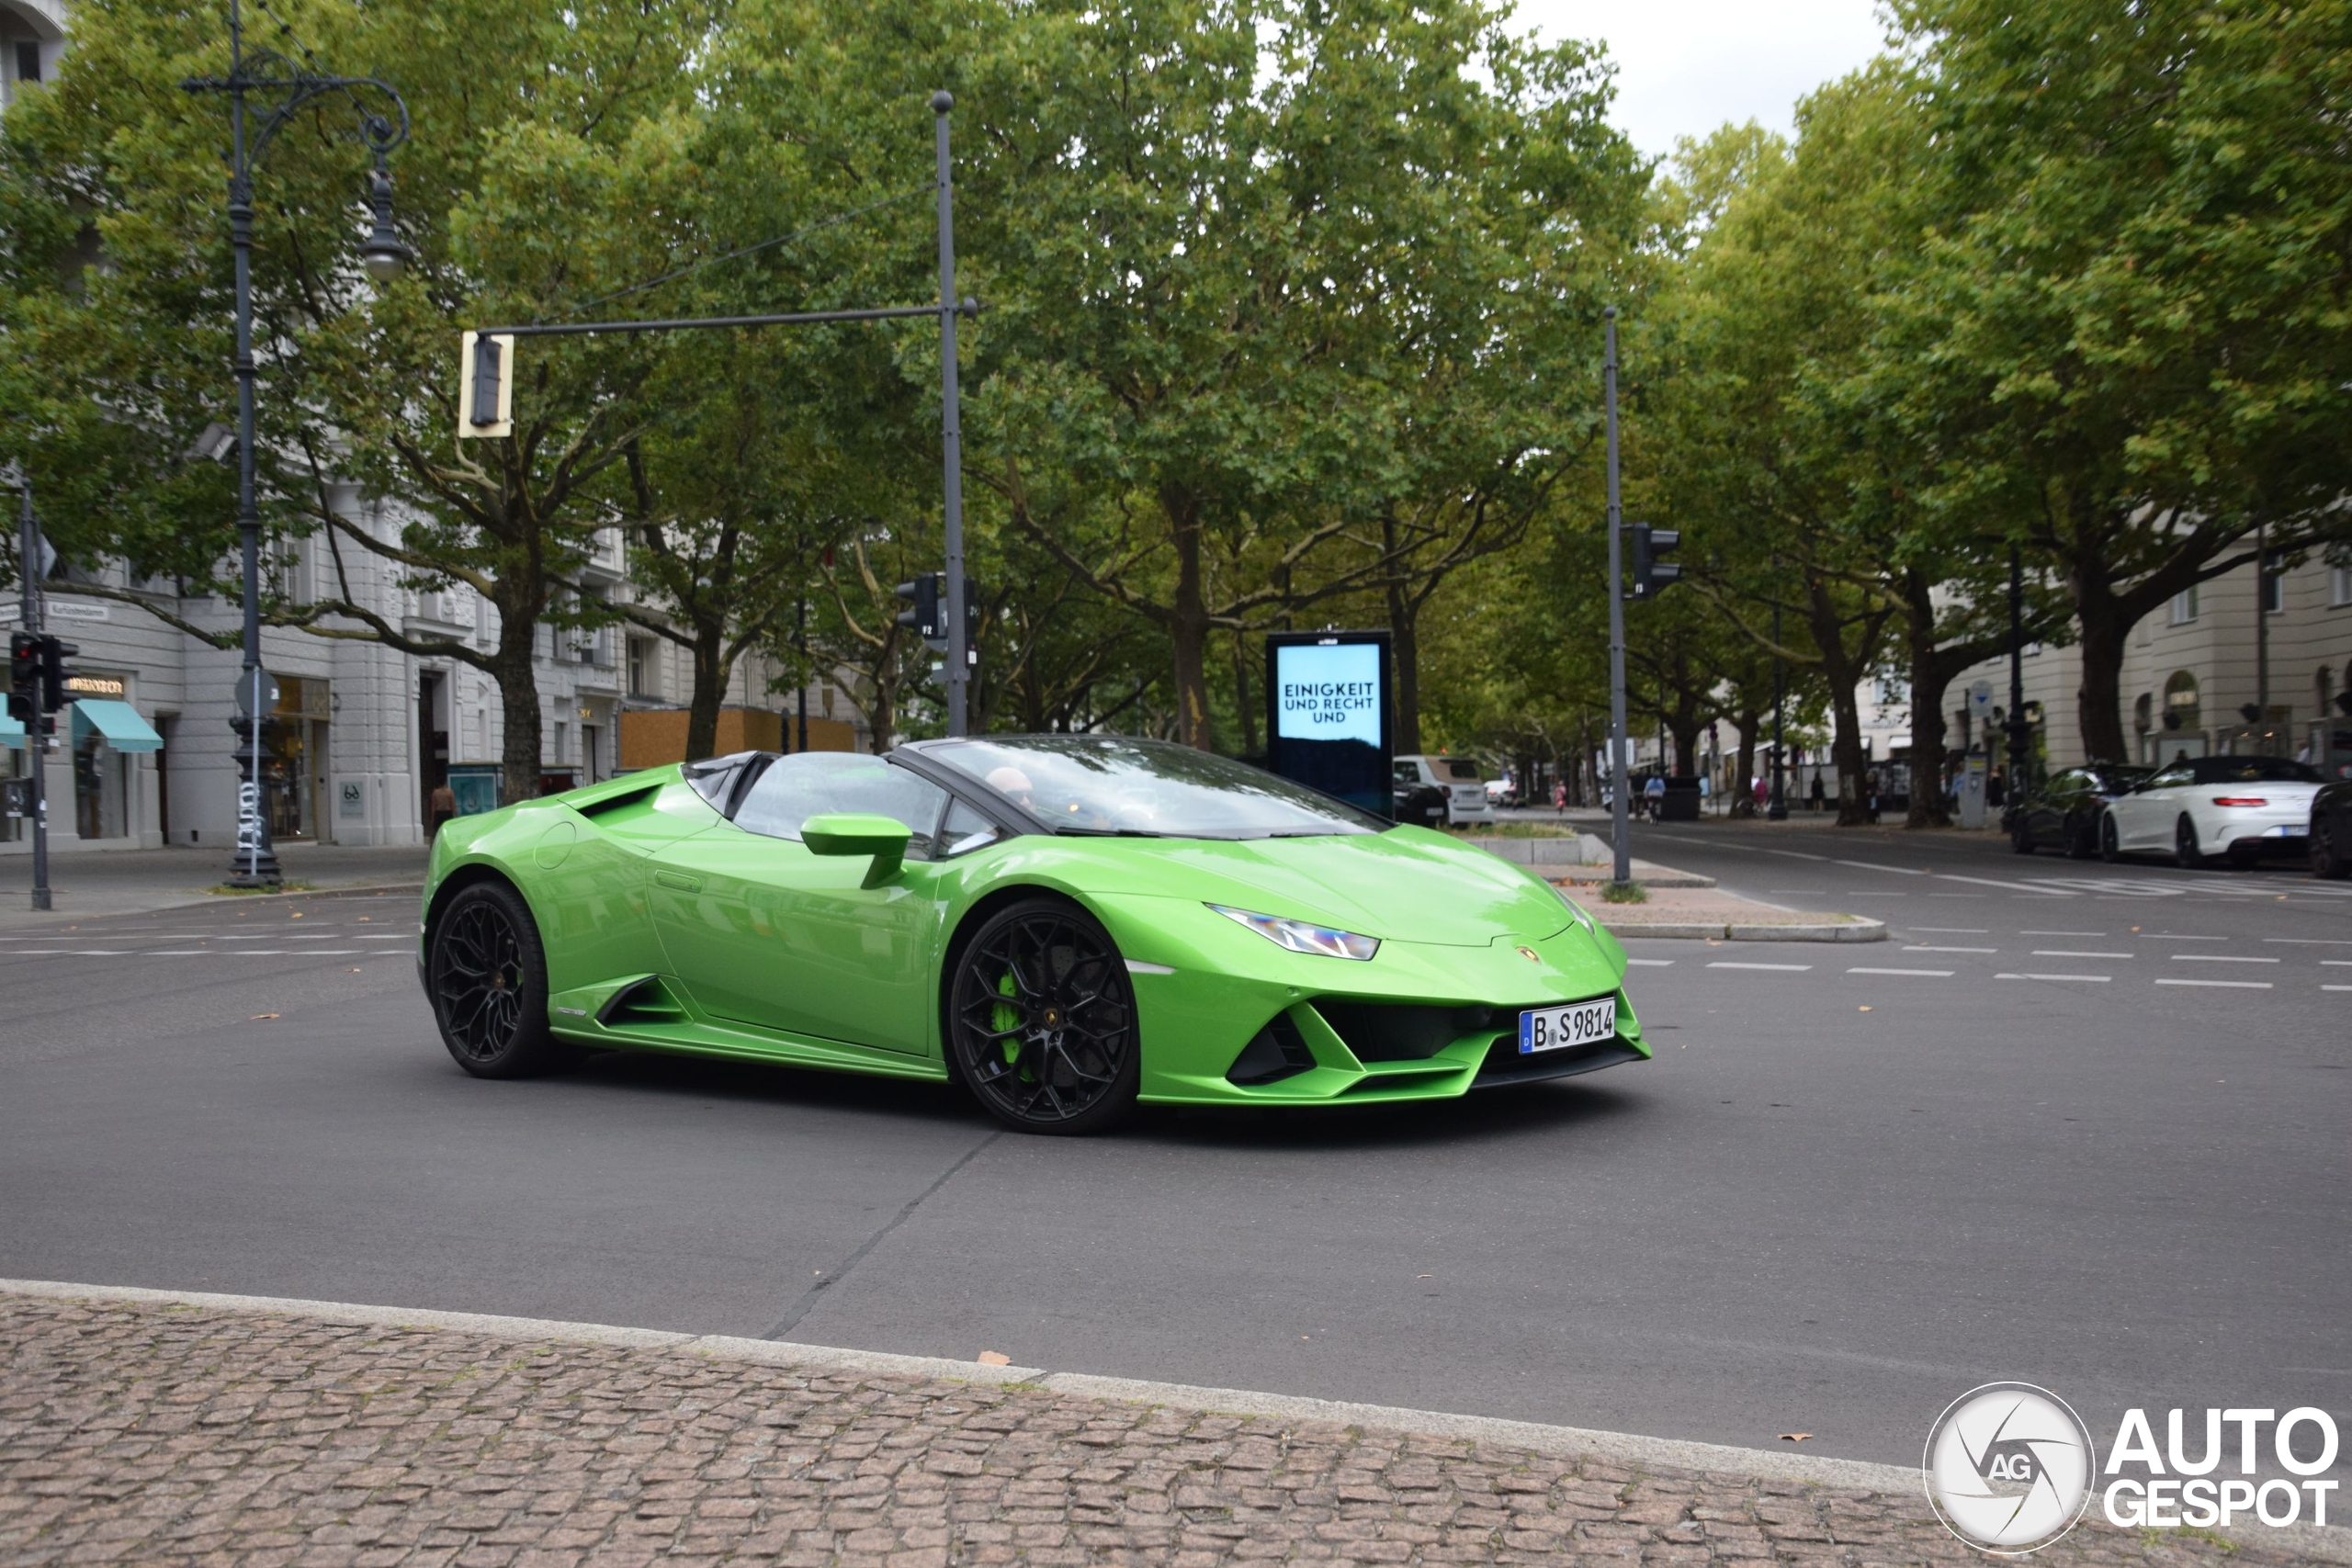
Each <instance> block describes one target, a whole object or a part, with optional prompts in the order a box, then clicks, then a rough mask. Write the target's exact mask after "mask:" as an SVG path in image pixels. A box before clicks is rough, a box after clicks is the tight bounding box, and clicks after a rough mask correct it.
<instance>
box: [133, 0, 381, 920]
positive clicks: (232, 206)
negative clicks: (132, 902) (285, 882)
mask: <svg viewBox="0 0 2352 1568" xmlns="http://www.w3.org/2000/svg"><path fill="white" fill-rule="evenodd" d="M303 52H304V56H305V58H306V59H307V58H308V54H309V51H303ZM180 86H181V87H182V88H183V89H184V90H186V91H187V92H191V93H226V94H227V95H228V96H229V243H230V246H231V248H232V251H233V253H234V254H235V269H236V297H237V303H236V310H237V357H236V376H237V536H238V541H239V553H240V556H241V561H240V569H241V572H242V576H243V609H244V637H243V649H244V658H243V664H242V666H241V668H240V670H239V671H238V675H237V688H236V697H237V707H238V711H239V715H240V716H239V717H236V718H232V719H231V720H230V721H229V727H230V728H231V729H232V731H234V732H235V734H236V735H237V738H238V739H239V740H240V741H241V742H243V745H242V746H241V748H240V750H239V752H238V766H239V769H240V771H241V772H242V773H243V775H244V776H243V779H242V780H240V782H239V783H238V785H237V847H236V852H235V855H234V857H233V859H232V863H231V865H230V874H229V886H232V887H275V886H277V885H278V884H279V882H280V881H281V880H282V877H281V875H280V873H279V871H278V866H277V853H276V852H275V851H273V849H272V848H271V846H270V841H269V808H268V806H269V803H268V787H269V786H268V781H267V779H266V776H265V774H264V773H263V772H262V743H263V740H264V739H265V738H266V735H267V733H268V729H269V723H270V719H269V710H270V708H271V706H272V705H273V704H272V702H271V701H269V700H267V699H269V698H270V695H271V691H272V688H271V683H270V682H269V680H268V678H267V676H266V675H265V674H264V673H263V671H262V667H261V513H260V510H259V508H258V506H257V505H256V504H255V502H254V299H253V248H254V207H253V165H254V161H255V160H257V159H258V158H259V157H260V156H261V154H262V153H263V152H265V151H266V150H267V148H268V146H269V143H270V141H271V140H272V139H273V138H275V137H276V136H277V132H278V131H279V130H282V129H284V127H285V126H286V124H287V122H288V121H289V120H291V119H292V118H294V116H295V115H296V114H297V113H299V112H300V110H301V108H302V107H303V106H304V105H305V104H308V103H310V102H311V101H312V100H313V99H316V98H320V97H323V96H327V95H329V94H334V93H340V94H342V95H344V96H345V97H347V98H349V99H350V100H351V103H352V105H353V107H355V108H356V109H357V111H358V114H359V139H360V140H361V141H363V142H365V143H366V144H367V146H368V151H369V152H372V153H373V154H374V155H375V161H376V167H375V173H374V176H373V178H372V179H371V180H370V182H369V188H368V197H369V205H370V209H371V210H372V213H373V216H374V220H375V222H374V227H373V229H372V230H371V231H369V233H368V238H367V240H366V241H365V242H364V243H362V244H361V245H360V247H359V259H360V265H361V266H362V267H363V268H365V269H366V271H367V274H368V276H369V277H370V278H372V279H374V280H375V281H376V282H378V283H379V284H380V283H389V282H390V281H391V280H392V279H393V278H396V277H398V276H400V275H401V268H402V267H403V266H405V265H407V263H408V259H409V254H410V253H409V248H408V247H407V246H406V245H404V244H402V243H401V239H400V236H399V235H398V234H397V233H395V232H394V231H393V229H392V176H391V173H390V170H389V168H388V167H387V166H386V160H387V159H388V157H389V156H390V152H391V151H392V149H393V148H395V147H397V146H399V145H400V144H401V142H403V141H407V140H408V105H407V104H406V103H405V102H403V101H402V100H401V96H400V94H399V93H398V92H397V91H395V90H394V89H393V88H392V87H391V85H390V84H388V83H385V82H379V81H378V80H377V79H376V78H374V77H372V76H330V75H326V74H323V73H319V72H316V71H312V70H310V69H307V68H306V67H304V66H300V65H297V64H295V63H294V62H292V61H289V60H288V59H286V58H285V57H284V56H282V55H279V54H277V53H276V52H274V51H268V50H260V51H254V52H252V53H250V54H249V53H247V52H246V50H245V38H244V26H243V17H242V16H241V14H240V10H239V5H238V0H229V74H228V75H226V76H194V77H190V78H189V79H188V80H187V81H185V82H182V83H181V84H180ZM363 92H376V93H380V94H382V95H383V96H384V97H386V98H387V99H389V100H390V108H391V109H392V110H393V112H394V115H395V116H396V117H397V118H386V117H385V116H383V115H381V114H379V113H376V112H375V111H374V110H372V109H370V108H368V107H367V104H366V102H365V101H364V100H363V98H362V97H361V96H360V95H361V94H362V93H363ZM253 94H266V95H273V96H276V101H275V102H272V103H271V104H269V105H268V106H267V107H266V108H264V109H262V110H261V112H260V114H259V116H258V118H257V120H255V121H254V123H253V124H251V125H250V126H249V125H248V123H247V115H246V103H245V100H246V97H247V96H249V95H253Z"/></svg>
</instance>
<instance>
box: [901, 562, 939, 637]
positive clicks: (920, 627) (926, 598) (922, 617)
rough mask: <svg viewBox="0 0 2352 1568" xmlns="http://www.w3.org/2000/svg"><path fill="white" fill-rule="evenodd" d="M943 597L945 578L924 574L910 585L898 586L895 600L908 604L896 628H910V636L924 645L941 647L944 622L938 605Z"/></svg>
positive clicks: (902, 611) (936, 572)
mask: <svg viewBox="0 0 2352 1568" xmlns="http://www.w3.org/2000/svg"><path fill="white" fill-rule="evenodd" d="M946 594H947V574H946V573H945V572H944V571H926V572H924V573H923V574H922V576H921V577H918V578H916V579H915V580H914V581H912V582H901V583H900V584H899V598H901V599H904V600H907V601H909V602H910V604H912V606H913V607H912V608H911V609H906V610H901V611H899V625H900V626H911V627H912V628H913V629H914V634H915V635H916V636H917V637H921V638H922V640H923V641H925V642H928V643H942V642H944V641H945V640H946V637H947V619H946V616H945V615H944V614H943V613H942V611H941V609H940V603H939V602H940V601H941V600H942V599H944V598H945V597H946Z"/></svg>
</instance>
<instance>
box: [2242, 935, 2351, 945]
mask: <svg viewBox="0 0 2352 1568" xmlns="http://www.w3.org/2000/svg"><path fill="white" fill-rule="evenodd" d="M2262 940H2263V941H2265V942H2277V943H2278V944H2279V945H2280V946H2282V947H2352V942H2338V941H2336V940H2335V939H2334V938H2332V937H2324V936H2267V937H2264V938H2263V939H2262Z"/></svg>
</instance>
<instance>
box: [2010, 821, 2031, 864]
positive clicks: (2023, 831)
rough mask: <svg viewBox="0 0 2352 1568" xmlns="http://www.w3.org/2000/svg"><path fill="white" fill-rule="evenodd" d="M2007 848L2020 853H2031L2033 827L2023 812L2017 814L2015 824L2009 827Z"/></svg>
mask: <svg viewBox="0 0 2352 1568" xmlns="http://www.w3.org/2000/svg"><path fill="white" fill-rule="evenodd" d="M2009 848H2011V849H2012V850H2015V851H2016V852H2018V853H2019V854H2021V855H2030V854H2031V853H2033V828H2032V825H2031V824H2030V823H2029V822H2027V820H2026V819H2025V814H2024V813H2023V812H2019V813H2018V820H2017V825H2016V826H2015V827H2013V828H2011V829H2009Z"/></svg>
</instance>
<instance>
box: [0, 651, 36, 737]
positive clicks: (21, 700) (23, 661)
mask: <svg viewBox="0 0 2352 1568" xmlns="http://www.w3.org/2000/svg"><path fill="white" fill-rule="evenodd" d="M40 642H41V639H40V633H38V632H11V633H9V634H8V716H9V717H10V718H13V719H15V720H16V721H17V723H18V724H21V725H24V726H26V727H28V728H29V727H30V726H31V724H32V721H33V720H34V718H35V717H37V716H39V715H40Z"/></svg>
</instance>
